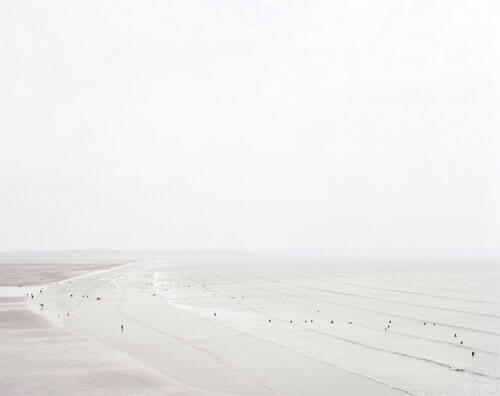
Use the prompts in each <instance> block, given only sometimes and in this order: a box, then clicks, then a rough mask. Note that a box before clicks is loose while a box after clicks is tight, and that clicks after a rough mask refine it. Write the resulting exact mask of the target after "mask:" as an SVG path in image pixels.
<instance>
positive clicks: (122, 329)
mask: <svg viewBox="0 0 500 396" xmlns="http://www.w3.org/2000/svg"><path fill="white" fill-rule="evenodd" d="M121 328H122V333H123V325H122V326H121Z"/></svg>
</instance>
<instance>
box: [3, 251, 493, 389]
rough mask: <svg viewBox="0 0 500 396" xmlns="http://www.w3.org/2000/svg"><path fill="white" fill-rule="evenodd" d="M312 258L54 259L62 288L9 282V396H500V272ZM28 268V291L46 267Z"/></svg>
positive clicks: (484, 267) (483, 267) (483, 266)
mask: <svg viewBox="0 0 500 396" xmlns="http://www.w3.org/2000/svg"><path fill="white" fill-rule="evenodd" d="M306 261H307V265H304V259H263V258H259V259H250V258H213V257H212V258H206V257H205V258H204V257H193V258H166V259H147V260H135V261H133V262H129V263H127V264H122V265H116V264H118V263H117V262H114V263H109V262H108V263H101V264H100V265H97V263H96V261H93V262H92V263H91V264H89V267H87V268H85V265H83V268H82V264H79V267H77V266H74V267H72V266H69V267H68V263H64V262H55V263H52V264H51V265H52V269H56V268H59V272H58V271H55V272H54V273H57V275H54V276H53V277H52V278H51V279H52V281H51V282H50V284H49V283H45V284H42V285H37V286H33V285H32V286H21V287H18V286H17V285H15V284H13V285H11V286H5V283H6V282H5V279H4V280H3V284H4V286H2V287H1V288H0V290H1V298H0V318H1V319H0V332H1V333H0V334H1V345H0V347H1V359H0V386H1V387H0V389H1V394H2V395H21V394H23V395H25V394H56V395H57V394H59V395H63V394H74V393H82V394H111V395H114V394H120V395H123V394H145V395H148V394H172V395H181V394H182V395H198V394H200V395H228V394H231V395H272V394H275V395H306V394H308V395H332V394H356V395H397V394H400V395H401V394H415V395H496V394H498V393H499V392H500V379H499V378H500V325H499V322H500V309H499V307H500V300H499V294H498V293H499V292H498V284H499V276H500V275H499V272H498V270H497V268H496V266H495V263H488V262H485V263H473V264H474V265H470V264H471V263H468V262H463V263H458V264H457V263H455V262H453V263H450V265H447V263H446V262H443V263H439V265H437V264H436V263H435V262H432V261H429V262H427V261H425V262H418V261H415V262H406V263H404V265H401V263H396V264H397V265H398V267H397V268H398V270H395V269H394V264H395V263H392V262H384V261H369V262H365V261H359V262H352V261H345V260H344V261H343V260H326V259H324V260H306ZM16 265H19V264H12V265H10V266H9V267H3V268H4V272H5V268H8V271H9V273H10V278H9V279H13V280H14V279H15V280H16V282H17V281H18V280H19V276H20V274H21V272H23V271H25V270H26V266H29V267H30V268H31V269H32V271H28V273H32V272H33V273H35V272H37V267H36V266H37V265H40V263H38V264H37V263H32V264H29V263H28V264H23V265H19V267H17V268H19V269H20V270H21V272H16ZM44 265H47V263H44ZM74 265H76V264H74ZM75 271H78V272H75ZM75 273H77V274H78V276H76V277H75V276H72V277H69V278H68V274H70V275H74V274H75ZM62 278H66V279H64V280H61V279H62ZM55 279H59V280H57V281H56V280H55ZM21 281H22V280H21ZM31 294H33V297H31ZM42 304H43V305H42ZM121 325H123V330H122V329H121ZM473 353H474V356H472V354H473Z"/></svg>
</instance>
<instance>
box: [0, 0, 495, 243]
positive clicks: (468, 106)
mask: <svg viewBox="0 0 500 396" xmlns="http://www.w3.org/2000/svg"><path fill="white" fill-rule="evenodd" d="M499 21H500V2H498V1H497V0H492V1H481V0H470V1H460V0H450V1H444V0H442V1H435V0H433V1H427V0H414V1H404V0H403V1H402V0H393V1H387V0H383V1H380V0H378V1H368V0H364V1H361V0H355V1H353V0H352V1H333V0H331V1H329V0H326V1H290V0H254V1H251V0H212V1H208V0H207V1H200V0H173V1H172V0H171V1H145V0H141V1H123V0H122V1H105V0H99V1H89V0H86V1H68V0H61V1H53V0H46V1H38V0H35V1H16V0H4V1H2V2H1V3H0V109H1V110H0V250H11V249H61V248H131V249H141V248H165V249H183V248H193V249H212V248H213V249H216V248H217V249H254V248H255V249H261V248H377V247H381V248H386V249H391V248H434V247H439V248H459V247H467V248H484V247H490V248H498V247H500V182H499V181H500V72H499V70H500V23H499Z"/></svg>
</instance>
